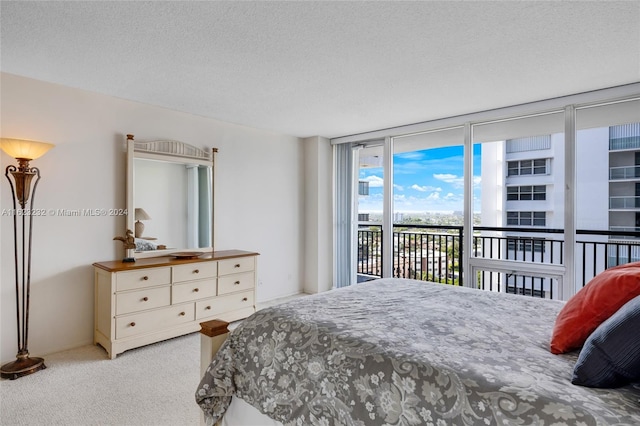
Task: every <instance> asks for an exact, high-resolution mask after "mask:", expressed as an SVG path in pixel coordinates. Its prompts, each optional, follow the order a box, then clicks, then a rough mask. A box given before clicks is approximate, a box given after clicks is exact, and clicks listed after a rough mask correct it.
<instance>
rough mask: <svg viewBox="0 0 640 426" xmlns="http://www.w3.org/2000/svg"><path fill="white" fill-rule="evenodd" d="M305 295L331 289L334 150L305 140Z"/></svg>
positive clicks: (323, 140) (316, 139)
mask: <svg viewBox="0 0 640 426" xmlns="http://www.w3.org/2000/svg"><path fill="white" fill-rule="evenodd" d="M303 142H304V164H305V176H306V178H305V197H304V199H305V218H306V221H305V228H306V231H305V234H306V235H305V268H304V277H305V281H304V282H305V286H304V291H305V292H306V293H320V292H323V291H327V290H330V289H331V288H332V287H333V203H332V186H331V183H332V174H333V167H332V166H333V162H332V159H333V148H332V146H331V142H330V141H329V139H326V138H321V137H317V136H316V137H311V138H306V139H304V141H303Z"/></svg>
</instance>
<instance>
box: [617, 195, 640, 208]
mask: <svg viewBox="0 0 640 426" xmlns="http://www.w3.org/2000/svg"><path fill="white" fill-rule="evenodd" d="M609 209H610V210H637V209H640V197H638V196H618V197H609Z"/></svg>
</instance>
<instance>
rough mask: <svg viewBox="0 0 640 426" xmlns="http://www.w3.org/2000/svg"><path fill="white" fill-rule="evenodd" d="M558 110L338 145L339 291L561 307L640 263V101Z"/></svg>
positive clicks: (473, 119) (477, 118)
mask: <svg viewBox="0 0 640 426" xmlns="http://www.w3.org/2000/svg"><path fill="white" fill-rule="evenodd" d="M576 96H578V95H576ZM551 104H552V106H553V108H550V107H546V108H544V106H548V105H547V103H545V102H543V103H540V111H538V112H529V113H527V114H511V115H509V114H504V115H502V116H501V117H500V118H494V117H495V116H496V115H498V116H499V114H497V113H495V112H491V113H486V114H480V113H479V114H477V115H474V114H472V115H470V116H468V117H465V118H466V120H465V118H463V119H462V120H461V121H462V122H460V121H459V120H456V119H455V118H451V119H444V120H439V121H438V122H439V123H440V122H445V123H447V124H448V125H447V126H440V127H439V128H438V127H435V126H434V128H433V129H429V128H428V123H421V124H419V125H411V126H406V128H400V129H398V130H397V131H396V134H389V133H390V132H391V131H385V132H376V133H386V136H384V137H378V138H375V139H373V138H372V139H370V140H367V141H349V142H344V143H343V142H340V143H336V144H335V147H334V149H335V150H336V151H335V152H336V153H338V152H343V153H347V152H348V153H349V156H348V157H344V158H343V160H342V161H337V162H336V194H337V195H338V197H337V198H336V200H337V202H336V218H337V221H336V229H338V231H337V233H336V235H341V236H342V237H340V238H338V244H337V245H336V251H337V255H336V265H337V270H348V271H349V272H348V274H347V275H343V277H345V278H343V279H340V280H338V281H339V282H340V283H339V285H337V286H341V285H350V284H353V283H356V282H360V281H366V280H369V279H373V278H378V277H402V278H412V279H419V280H425V281H432V282H439V283H443V284H452V285H464V286H467V287H472V288H478V289H482V290H486V291H497V292H509V293H514V294H521V295H528V296H534V297H544V298H553V299H565V300H566V299H568V298H569V297H571V295H573V294H575V292H576V291H578V290H579V289H580V288H582V286H584V285H585V284H586V283H587V282H588V281H589V280H590V279H591V278H592V277H593V276H595V275H596V274H597V273H599V272H601V271H602V270H604V269H606V268H609V267H611V266H615V265H618V264H623V263H627V262H632V261H638V260H640V98H639V97H638V96H637V95H635V96H634V97H628V98H624V97H622V98H618V99H617V100H614V101H607V102H600V103H597V104H596V103H582V104H579V103H570V102H569V103H567V104H566V105H565V104H562V103H560V102H555V101H554V102H551ZM535 105H536V106H537V105H538V104H535ZM515 109H520V108H515ZM532 109H533V107H532V106H529V107H528V110H529V111H531V110H532ZM486 116H489V117H491V118H492V119H488V118H487V117H486ZM415 128H419V129H415ZM425 128H426V129H425ZM412 129H413V130H414V131H409V130H412ZM338 157H339V155H338ZM346 158H348V161H345V160H344V159H346ZM340 176H342V178H340ZM341 179H342V180H341ZM345 194H346V195H345ZM341 197H342V198H341ZM340 212H342V213H340ZM344 212H347V213H344ZM340 229H342V232H341V231H340ZM341 241H342V242H345V244H343V245H340V244H341V243H340V242H341ZM340 247H345V248H346V249H345V250H346V251H344V250H343V251H340ZM338 265H343V266H341V267H340V266H338ZM345 265H346V266H345Z"/></svg>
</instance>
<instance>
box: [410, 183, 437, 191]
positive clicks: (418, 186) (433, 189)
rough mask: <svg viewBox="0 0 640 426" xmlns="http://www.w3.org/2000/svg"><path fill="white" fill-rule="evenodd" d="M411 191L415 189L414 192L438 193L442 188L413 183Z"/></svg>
mask: <svg viewBox="0 0 640 426" xmlns="http://www.w3.org/2000/svg"><path fill="white" fill-rule="evenodd" d="M411 189H415V190H416V191H420V192H429V191H437V192H440V191H442V188H438V187H436V186H429V185H424V186H420V185H418V184H415V183H414V184H413V185H411Z"/></svg>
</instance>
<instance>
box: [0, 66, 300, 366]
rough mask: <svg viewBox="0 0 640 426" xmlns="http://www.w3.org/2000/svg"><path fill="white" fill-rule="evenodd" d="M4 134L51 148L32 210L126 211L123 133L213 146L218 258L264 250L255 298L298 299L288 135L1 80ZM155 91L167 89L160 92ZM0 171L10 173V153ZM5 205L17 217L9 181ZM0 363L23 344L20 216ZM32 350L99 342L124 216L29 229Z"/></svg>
mask: <svg viewBox="0 0 640 426" xmlns="http://www.w3.org/2000/svg"><path fill="white" fill-rule="evenodd" d="M0 78H1V80H0V82H1V87H2V92H1V106H2V110H1V122H0V124H1V126H2V127H1V135H2V137H14V138H24V139H34V140H42V141H49V142H52V143H54V144H56V147H55V148H53V149H52V150H51V151H49V152H48V153H47V154H46V155H45V156H44V157H42V158H40V159H37V160H34V161H33V162H32V166H35V167H38V168H40V170H41V173H42V180H41V181H40V183H39V185H38V189H37V194H36V198H35V205H34V207H35V208H43V209H90V208H105V209H109V208H124V207H125V143H124V139H125V137H124V135H125V134H126V133H132V134H134V135H135V137H136V139H140V140H142V139H153V138H167V139H176V140H181V141H184V142H187V143H191V144H193V145H195V146H199V147H217V148H219V152H218V154H217V160H216V164H217V170H216V183H215V185H216V216H215V218H216V241H215V247H216V249H220V250H223V249H243V250H252V251H257V252H259V253H260V258H259V260H258V281H259V287H258V300H259V301H265V300H268V299H272V298H276V297H281V296H285V295H289V294H294V293H298V292H300V291H302V282H303V273H302V270H303V266H302V265H303V261H304V215H303V213H304V195H303V194H304V162H303V146H302V142H301V141H300V140H299V139H298V138H296V137H292V136H287V135H282V134H277V133H272V132H267V131H262V130H257V129H253V128H248V127H242V126H238V125H233V124H228V123H223V122H220V121H216V120H212V119H206V118H203V117H199V116H194V115H189V114H184V113H180V112H176V111H171V110H167V109H163V108H158V107H153V106H149V105H144V104H140V103H135V102H129V101H125V100H121V99H116V98H112V97H109V96H104V95H100V94H96V93H90V92H85V91H81V90H76V89H71V88H67V87H62V86H58V85H53V84H49V83H43V82H39V81H36V80H32V79H27V78H22V77H18V76H14V75H9V74H4V73H3V74H0ZM159 90H160V89H159ZM0 160H1V165H2V168H3V169H4V168H6V166H7V165H8V164H13V163H14V160H13V159H11V158H10V157H8V156H7V155H6V154H4V153H3V154H2V156H1V157H0ZM1 180H2V183H1V184H0V191H1V193H0V208H1V209H8V208H11V193H10V190H9V183H8V182H7V181H6V178H5V177H2V179H1ZM0 219H1V220H0V237H1V246H0V257H1V267H2V271H1V273H0V336H1V339H0V344H1V347H0V359H1V360H2V362H3V363H4V362H8V361H11V360H13V359H14V357H15V354H16V350H17V346H16V325H15V295H14V279H13V277H14V275H13V274H14V272H13V271H14V269H13V258H14V257H13V238H12V234H13V219H12V218H11V217H10V216H2V217H0ZM34 228H35V229H34V236H33V270H32V278H31V285H32V297H31V321H30V330H29V349H30V352H31V353H32V354H33V355H34V356H39V355H46V354H47V353H51V352H55V351H59V350H63V349H67V348H72V347H77V346H80V345H84V344H88V343H91V342H92V340H93V293H94V291H93V268H92V267H91V264H92V263H93V262H96V261H106V260H113V259H119V258H122V256H123V254H124V253H123V250H122V245H121V244H120V243H119V242H117V241H113V240H112V239H113V237H114V236H116V235H123V234H124V228H125V218H124V217H118V216H115V217H108V216H107V217H58V216H46V217H38V218H36V220H34Z"/></svg>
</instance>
